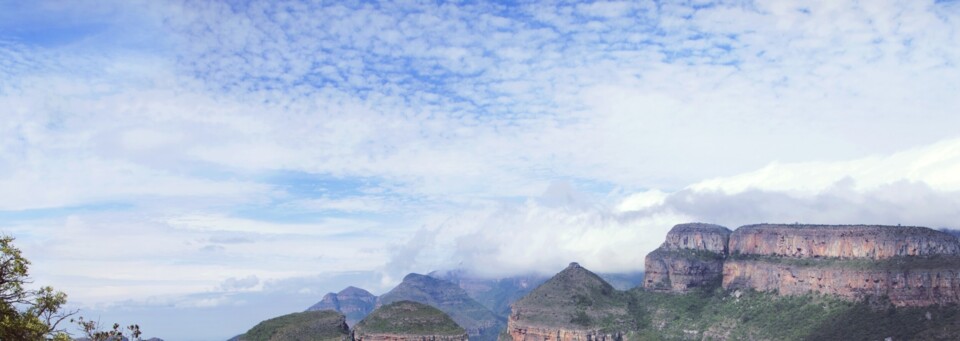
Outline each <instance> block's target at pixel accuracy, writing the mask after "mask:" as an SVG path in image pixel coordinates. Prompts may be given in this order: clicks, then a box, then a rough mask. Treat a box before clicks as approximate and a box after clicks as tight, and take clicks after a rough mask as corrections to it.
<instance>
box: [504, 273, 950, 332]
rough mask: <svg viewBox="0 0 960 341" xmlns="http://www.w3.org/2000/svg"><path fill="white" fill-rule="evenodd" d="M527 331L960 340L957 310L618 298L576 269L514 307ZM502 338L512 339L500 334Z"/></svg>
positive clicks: (740, 295)
mask: <svg viewBox="0 0 960 341" xmlns="http://www.w3.org/2000/svg"><path fill="white" fill-rule="evenodd" d="M512 318H517V319H518V322H521V323H522V324H524V325H526V326H540V327H549V328H558V329H568V330H601V331H607V332H620V333H622V335H623V336H624V338H625V339H627V340H883V339H885V338H888V337H892V338H893V339H894V340H958V339H960V307H958V306H956V305H950V306H931V307H913V308H906V307H900V308H895V307H893V305H891V304H890V303H889V302H888V301H886V300H885V299H884V298H874V299H873V300H872V301H870V302H867V301H863V302H850V301H845V300H842V299H839V298H836V297H832V296H827V295H822V294H813V293H811V294H806V295H799V296H779V295H777V294H776V293H763V292H756V291H752V290H742V291H741V290H736V291H726V290H723V289H721V288H720V287H719V285H716V286H713V287H705V288H698V289H695V290H694V291H692V292H690V293H687V294H670V293H659V292H652V291H646V290H644V289H643V288H639V287H638V288H634V289H631V290H629V291H618V290H615V289H614V288H613V287H612V286H610V285H609V284H607V283H606V282H605V281H603V280H602V279H600V278H599V277H598V276H597V275H595V274H593V273H592V272H590V271H588V270H586V269H583V268H581V267H579V266H576V265H575V264H572V265H571V266H570V267H568V268H567V269H565V270H564V271H562V272H560V273H559V274H557V275H556V276H554V277H553V278H551V279H550V280H548V281H547V282H546V283H544V284H543V285H541V286H540V287H538V288H536V289H534V290H533V291H532V292H531V293H530V294H528V295H527V296H526V297H524V298H522V299H521V300H519V301H517V303H516V304H514V317H512ZM501 337H503V338H504V339H509V335H508V334H506V333H504V334H503V335H502V336H501Z"/></svg>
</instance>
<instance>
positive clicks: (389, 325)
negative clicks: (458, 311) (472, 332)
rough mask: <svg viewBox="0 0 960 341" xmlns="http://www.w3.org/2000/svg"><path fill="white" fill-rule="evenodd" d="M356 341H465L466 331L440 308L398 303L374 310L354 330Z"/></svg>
mask: <svg viewBox="0 0 960 341" xmlns="http://www.w3.org/2000/svg"><path fill="white" fill-rule="evenodd" d="M353 338H354V340H356V341H422V340H431V341H466V340H467V333H466V331H465V330H464V329H463V328H462V327H460V326H459V325H457V323H456V322H454V321H453V319H452V318H450V316H448V315H447V314H444V313H443V312H442V311H440V310H439V309H436V308H434V307H431V306H428V305H426V304H422V303H417V302H412V301H398V302H393V303H390V304H387V305H384V306H381V307H379V308H377V309H376V310H374V311H373V312H372V313H370V315H367V317H366V318H364V319H363V320H362V321H360V323H358V324H357V326H356V327H355V328H354V329H353Z"/></svg>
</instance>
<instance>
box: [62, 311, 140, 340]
mask: <svg viewBox="0 0 960 341" xmlns="http://www.w3.org/2000/svg"><path fill="white" fill-rule="evenodd" d="M70 322H74V323H76V324H77V326H79V327H80V329H81V330H82V331H83V335H84V336H85V337H86V338H87V339H88V340H90V341H119V340H123V339H124V337H125V335H124V331H123V329H120V324H119V323H114V324H113V328H112V329H108V330H103V329H102V328H101V326H100V323H99V322H97V321H92V320H84V319H83V317H79V318H77V319H76V320H74V319H70ZM126 329H127V330H128V331H130V334H128V335H130V338H131V339H132V340H134V341H136V340H140V334H141V333H140V326H139V325H136V324H134V325H129V326H127V328H126Z"/></svg>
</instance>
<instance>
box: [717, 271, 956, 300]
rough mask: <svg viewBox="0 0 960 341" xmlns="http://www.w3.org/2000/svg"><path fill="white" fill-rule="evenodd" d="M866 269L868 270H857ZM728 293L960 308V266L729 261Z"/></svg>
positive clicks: (725, 280) (725, 279)
mask: <svg viewBox="0 0 960 341" xmlns="http://www.w3.org/2000/svg"><path fill="white" fill-rule="evenodd" d="M857 265H864V264H857ZM723 287H724V288H726V289H739V288H750V289H754V290H759V291H775V292H777V293H779V294H781V295H801V294H806V293H808V292H819V293H823V294H829V295H835V296H839V297H843V298H846V299H850V300H860V299H865V298H870V297H878V298H879V297H886V298H888V299H889V300H890V302H891V303H893V304H894V305H897V306H926V305H931V304H949V303H957V302H960V266H957V267H953V268H938V267H936V266H932V267H931V266H927V267H923V266H922V265H920V267H899V268H883V267H877V268H873V267H871V266H869V264H867V266H852V265H851V264H844V263H842V262H841V263H832V264H816V263H814V264H805V265H797V264H790V263H781V262H776V261H773V260H728V261H726V262H725V263H724V266H723Z"/></svg>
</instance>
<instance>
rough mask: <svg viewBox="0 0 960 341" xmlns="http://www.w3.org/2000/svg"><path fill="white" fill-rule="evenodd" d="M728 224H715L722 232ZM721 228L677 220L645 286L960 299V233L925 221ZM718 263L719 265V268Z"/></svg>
mask: <svg viewBox="0 0 960 341" xmlns="http://www.w3.org/2000/svg"><path fill="white" fill-rule="evenodd" d="M721 229H722V228H720V227H713V228H712V231H715V233H716V234H722V232H721V231H722V230H721ZM719 238H721V237H720V236H707V237H705V236H704V235H703V232H698V231H696V230H694V229H691V228H688V227H685V225H678V226H676V227H674V229H673V230H671V231H670V234H668V237H667V242H665V243H664V245H663V246H661V247H660V248H659V249H657V250H655V251H654V252H651V253H650V254H649V255H648V256H647V259H646V265H647V269H646V270H647V280H646V281H645V283H644V287H645V288H647V289H649V290H654V291H662V292H679V293H682V292H686V291H688V290H689V289H690V288H693V287H697V286H702V285H707V284H710V283H719V284H720V285H722V287H723V288H724V289H740V288H749V289H756V290H760V291H774V292H777V293H779V294H781V295H797V294H805V293H808V292H818V293H824V294H830V295H835V296H838V297H842V298H847V299H851V300H859V299H864V298H886V299H889V301H890V302H891V303H892V304H894V305H897V306H925V305H933V304H949V303H960V241H958V240H957V238H956V237H954V236H952V235H949V234H947V233H944V232H940V231H936V230H932V229H928V228H924V227H900V226H868V225H774V224H763V225H748V226H743V227H740V228H738V229H737V230H736V231H734V232H733V233H732V234H729V237H728V238H729V242H728V244H727V247H726V248H723V250H724V251H722V252H720V251H719V250H721V247H719V246H717V245H716V243H715V242H705V241H704V240H717V239H719ZM718 266H719V269H720V271H719V272H718V271H717V270H718Z"/></svg>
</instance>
